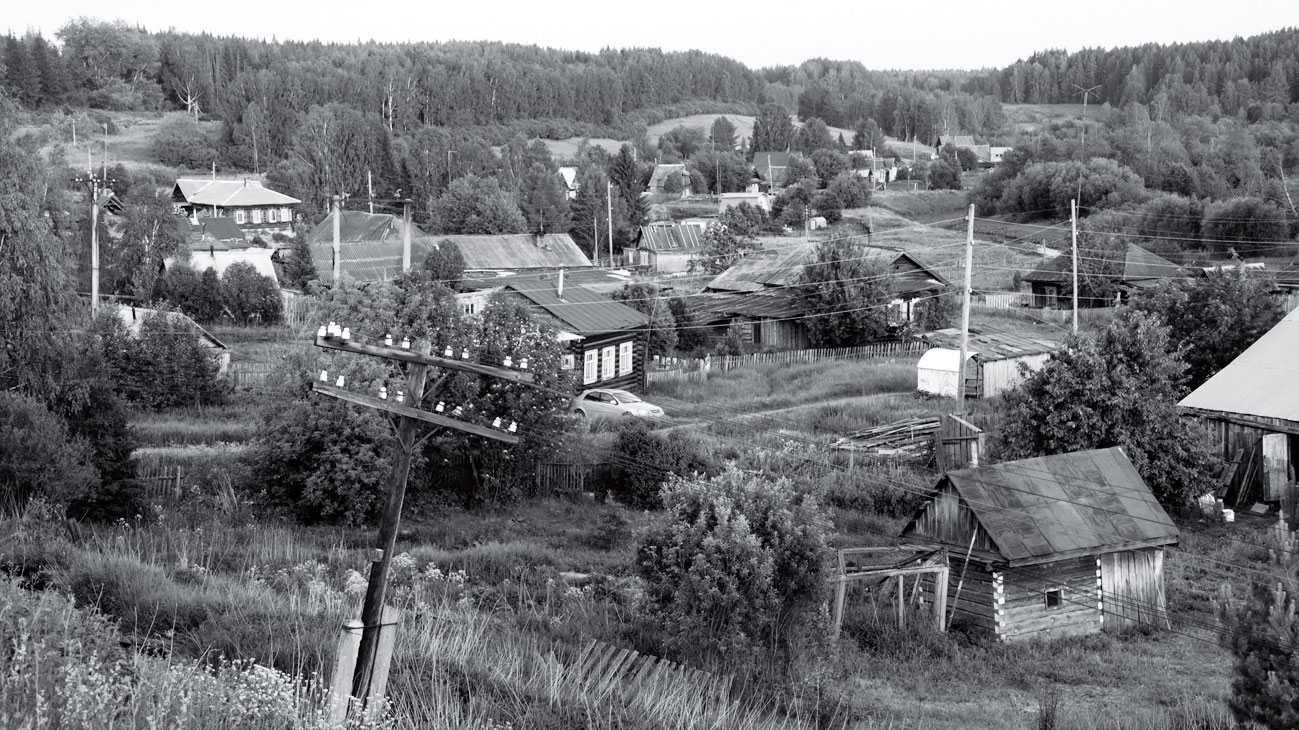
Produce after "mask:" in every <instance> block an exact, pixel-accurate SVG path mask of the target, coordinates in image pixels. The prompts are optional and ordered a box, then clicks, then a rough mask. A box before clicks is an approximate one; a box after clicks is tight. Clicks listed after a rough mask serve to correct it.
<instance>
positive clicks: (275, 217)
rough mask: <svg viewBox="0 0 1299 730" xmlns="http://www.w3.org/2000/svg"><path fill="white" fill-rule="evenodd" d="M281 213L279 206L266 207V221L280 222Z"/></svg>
mask: <svg viewBox="0 0 1299 730" xmlns="http://www.w3.org/2000/svg"><path fill="white" fill-rule="evenodd" d="M279 213H280V210H279V208H267V209H266V222H267V223H279Z"/></svg>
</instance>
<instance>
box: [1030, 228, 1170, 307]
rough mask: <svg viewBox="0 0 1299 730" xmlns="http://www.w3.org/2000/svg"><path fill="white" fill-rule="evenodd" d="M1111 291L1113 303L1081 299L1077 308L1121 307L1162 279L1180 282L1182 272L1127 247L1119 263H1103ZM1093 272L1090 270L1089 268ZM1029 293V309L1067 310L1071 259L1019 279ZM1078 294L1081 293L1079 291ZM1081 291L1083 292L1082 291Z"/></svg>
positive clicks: (1053, 261)
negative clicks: (1113, 294) (1025, 284)
mask: <svg viewBox="0 0 1299 730" xmlns="http://www.w3.org/2000/svg"><path fill="white" fill-rule="evenodd" d="M1101 266H1102V267H1103V268H1104V269H1107V270H1109V273H1107V274H1105V275H1106V276H1108V277H1109V278H1110V279H1111V281H1112V283H1113V285H1114V288H1115V291H1116V294H1115V298H1114V300H1113V301H1100V300H1093V299H1091V298H1087V297H1082V298H1081V299H1080V301H1079V306H1083V307H1101V306H1109V305H1111V304H1119V303H1122V301H1123V300H1124V299H1126V298H1127V297H1128V296H1130V295H1131V293H1132V292H1133V291H1134V290H1137V289H1147V288H1150V287H1153V286H1156V285H1158V284H1159V283H1160V282H1162V281H1164V280H1166V279H1174V278H1180V277H1182V276H1185V275H1186V271H1185V270H1184V269H1183V268H1182V267H1180V266H1178V265H1177V264H1174V263H1173V262H1171V261H1169V260H1168V259H1165V258H1163V257H1162V256H1159V255H1157V254H1153V253H1151V252H1149V251H1147V250H1145V249H1144V248H1141V247H1140V246H1138V245H1136V244H1135V243H1129V244H1128V245H1127V248H1126V249H1124V251H1123V259H1122V261H1109V262H1103V263H1102V264H1101ZM1093 268H1094V267H1093ZM1022 280H1023V281H1024V282H1027V283H1028V285H1029V288H1030V289H1031V290H1032V292H1033V296H1032V306H1034V307H1037V308H1039V309H1040V308H1044V307H1045V308H1054V307H1066V306H1070V302H1071V298H1070V297H1071V292H1072V291H1073V257H1072V256H1056V257H1055V258H1053V259H1049V260H1047V261H1046V262H1044V263H1043V264H1042V266H1040V267H1038V268H1037V269H1034V270H1033V271H1030V272H1029V273H1028V274H1025V275H1024V277H1023V279H1022ZM1080 290H1083V289H1082V288H1081V287H1080ZM1083 291H1085V290H1083Z"/></svg>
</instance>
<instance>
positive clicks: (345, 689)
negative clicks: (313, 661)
mask: <svg viewBox="0 0 1299 730" xmlns="http://www.w3.org/2000/svg"><path fill="white" fill-rule="evenodd" d="M361 629H362V624H361V622H360V621H357V620H356V619H353V618H350V619H348V620H346V621H344V622H343V630H342V632H341V634H340V635H339V637H338V655H337V656H336V657H335V658H334V675H333V679H332V680H331V681H330V683H329V710H328V718H329V726H330V727H340V726H342V724H343V723H344V722H346V720H347V708H348V705H349V704H350V703H351V700H352V674H353V672H354V671H355V669H356V652H357V649H359V648H360V646H361Z"/></svg>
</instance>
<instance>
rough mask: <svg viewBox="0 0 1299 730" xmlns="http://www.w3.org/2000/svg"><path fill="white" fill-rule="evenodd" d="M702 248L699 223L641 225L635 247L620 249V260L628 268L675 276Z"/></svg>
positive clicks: (688, 264)
mask: <svg viewBox="0 0 1299 730" xmlns="http://www.w3.org/2000/svg"><path fill="white" fill-rule="evenodd" d="M703 248H704V225H703V224H693V223H654V224H651V225H648V226H641V229H640V236H639V237H638V238H637V239H636V244H635V245H634V246H631V247H629V248H626V249H624V254H623V260H624V261H625V262H626V263H627V265H628V266H643V267H645V268H647V269H649V270H650V271H654V272H657V273H660V274H675V273H680V272H682V271H686V270H688V269H689V268H690V262H691V261H693V260H694V259H695V258H696V257H697V256H698V255H699V252H700V251H702V250H703Z"/></svg>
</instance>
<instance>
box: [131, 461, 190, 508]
mask: <svg viewBox="0 0 1299 730" xmlns="http://www.w3.org/2000/svg"><path fill="white" fill-rule="evenodd" d="M136 480H137V481H139V482H140V484H141V485H142V486H143V487H144V493H145V496H146V497H147V498H148V499H150V500H163V499H169V498H170V499H178V498H180V496H181V495H182V494H183V492H184V481H183V480H184V473H183V472H182V470H181V468H180V467H179V466H155V467H151V468H148V469H142V470H140V472H139V474H137V475H136Z"/></svg>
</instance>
